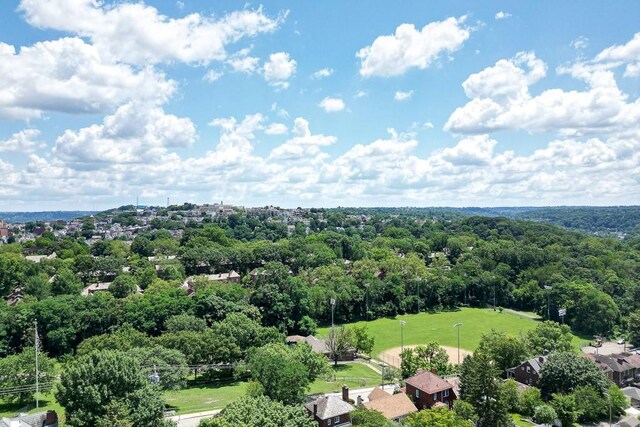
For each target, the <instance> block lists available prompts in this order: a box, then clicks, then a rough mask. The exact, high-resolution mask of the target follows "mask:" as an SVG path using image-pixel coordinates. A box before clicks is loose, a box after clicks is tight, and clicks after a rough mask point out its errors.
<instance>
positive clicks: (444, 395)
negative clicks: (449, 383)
mask: <svg viewBox="0 0 640 427" xmlns="http://www.w3.org/2000/svg"><path fill="white" fill-rule="evenodd" d="M442 397H449V390H448V389H447V390H444V391H443V392H442Z"/></svg>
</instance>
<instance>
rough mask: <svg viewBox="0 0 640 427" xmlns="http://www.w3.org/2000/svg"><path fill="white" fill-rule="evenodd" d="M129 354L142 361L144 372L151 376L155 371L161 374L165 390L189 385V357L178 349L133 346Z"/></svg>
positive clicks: (161, 383)
mask: <svg viewBox="0 0 640 427" xmlns="http://www.w3.org/2000/svg"><path fill="white" fill-rule="evenodd" d="M129 354H131V355H132V356H134V357H135V358H137V359H138V360H139V361H140V365H141V366H142V370H143V372H144V374H145V375H146V376H147V378H148V377H149V375H152V374H153V373H154V372H158V373H159V375H160V383H159V385H160V387H162V388H163V389H165V390H179V389H181V388H184V387H185V386H186V385H187V377H188V376H189V372H190V369H189V367H188V366H187V359H186V358H185V356H184V354H182V353H180V352H179V351H178V350H174V349H169V348H164V347H161V346H158V345H157V346H153V347H143V348H133V349H131V350H129Z"/></svg>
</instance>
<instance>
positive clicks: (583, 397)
mask: <svg viewBox="0 0 640 427" xmlns="http://www.w3.org/2000/svg"><path fill="white" fill-rule="evenodd" d="M573 395H574V398H575V401H576V406H577V412H578V414H579V416H578V419H579V421H580V422H584V423H587V422H593V421H598V420H599V419H600V418H602V417H604V416H605V414H607V415H608V414H609V406H608V402H607V401H606V400H605V399H604V398H603V396H602V395H601V394H600V393H599V392H598V390H597V389H596V388H595V387H590V386H580V387H577V388H576V389H575V392H574V393H573Z"/></svg>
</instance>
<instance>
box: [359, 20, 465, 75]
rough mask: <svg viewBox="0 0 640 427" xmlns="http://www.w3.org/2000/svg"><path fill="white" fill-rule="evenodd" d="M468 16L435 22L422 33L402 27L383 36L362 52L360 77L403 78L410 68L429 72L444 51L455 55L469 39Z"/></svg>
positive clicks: (423, 29)
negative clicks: (466, 19) (428, 69)
mask: <svg viewBox="0 0 640 427" xmlns="http://www.w3.org/2000/svg"><path fill="white" fill-rule="evenodd" d="M465 18H466V17H464V16H463V17H461V18H448V19H446V20H444V21H436V22H431V23H429V24H427V25H425V26H424V27H423V28H422V29H421V30H419V31H418V30H417V29H416V27H415V26H414V25H413V24H402V25H400V26H399V27H398V28H396V32H395V34H393V35H388V36H379V37H378V38H376V39H375V40H374V42H373V43H372V44H371V45H370V46H367V47H364V48H362V49H360V50H359V51H358V52H357V53H356V57H357V58H359V59H360V61H361V64H360V74H361V75H362V76H364V77H372V76H382V77H390V76H399V75H402V74H404V73H405V72H407V70H409V69H410V68H418V69H421V70H422V69H425V68H427V67H429V66H430V65H431V64H432V63H433V61H435V60H436V59H437V58H438V57H439V56H440V54H441V53H443V52H449V53H451V52H455V51H457V50H458V49H460V48H461V47H462V45H463V43H464V42H465V41H466V40H467V39H468V38H469V29H468V28H466V27H465V26H464V21H465Z"/></svg>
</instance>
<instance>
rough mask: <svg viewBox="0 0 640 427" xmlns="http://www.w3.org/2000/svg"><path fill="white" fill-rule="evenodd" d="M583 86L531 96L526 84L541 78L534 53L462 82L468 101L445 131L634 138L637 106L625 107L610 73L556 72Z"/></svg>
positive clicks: (578, 68)
mask: <svg viewBox="0 0 640 427" xmlns="http://www.w3.org/2000/svg"><path fill="white" fill-rule="evenodd" d="M557 71H558V72H559V73H561V74H569V75H571V76H572V77H574V78H576V79H579V80H582V81H584V83H585V84H586V89H585V90H583V91H578V90H571V91H565V90H563V89H547V90H545V91H543V92H541V93H540V94H539V95H532V94H531V92H530V87H531V85H533V84H535V83H536V82H538V81H539V80H541V79H542V78H543V77H544V76H545V75H546V65H545V64H544V63H543V62H542V61H541V60H539V59H537V58H536V57H535V55H534V54H533V53H519V54H518V55H516V57H515V58H513V59H510V60H500V61H498V62H497V63H496V65H495V66H492V67H488V68H486V69H485V70H483V71H481V72H479V73H476V74H472V75H471V76H469V78H468V79H467V80H466V81H465V82H464V83H463V85H462V86H463V88H464V91H465V93H466V94H467V96H468V97H469V98H471V101H469V102H468V103H467V104H466V105H464V106H462V107H459V108H457V109H456V110H455V111H454V112H453V113H452V114H451V116H450V117H449V119H448V121H447V123H446V125H445V130H450V131H452V132H455V133H471V134H473V133H476V134H477V133H487V132H492V131H498V130H505V129H515V130H525V131H528V132H552V133H557V132H559V133H560V134H562V135H583V134H596V133H620V132H624V133H629V132H631V133H637V132H638V126H637V120H638V118H639V117H640V102H639V101H636V102H631V103H627V98H628V96H627V95H626V94H624V93H623V92H622V91H621V90H620V89H619V87H618V86H617V83H616V81H615V76H614V74H613V72H612V71H610V70H607V69H604V68H598V67H593V66H590V65H585V64H581V63H578V64H574V65H572V66H569V67H561V68H559V69H558V70H557Z"/></svg>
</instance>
